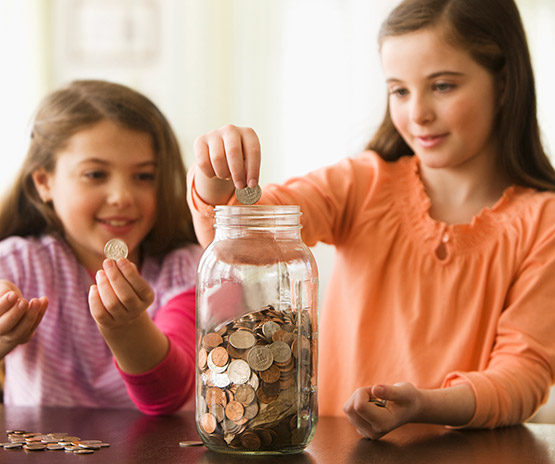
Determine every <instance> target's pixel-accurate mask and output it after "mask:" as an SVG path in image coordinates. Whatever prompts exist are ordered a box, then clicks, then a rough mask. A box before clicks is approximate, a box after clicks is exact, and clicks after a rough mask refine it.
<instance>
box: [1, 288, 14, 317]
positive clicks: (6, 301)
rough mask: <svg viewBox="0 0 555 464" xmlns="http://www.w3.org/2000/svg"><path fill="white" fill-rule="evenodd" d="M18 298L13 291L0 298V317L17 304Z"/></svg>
mask: <svg viewBox="0 0 555 464" xmlns="http://www.w3.org/2000/svg"><path fill="white" fill-rule="evenodd" d="M17 299H18V296H17V295H16V294H15V292H13V291H9V292H7V293H5V294H4V295H2V297H1V298H0V316H1V315H2V314H4V313H5V312H7V311H9V310H10V309H11V308H12V307H13V306H14V305H15V304H16V302H17Z"/></svg>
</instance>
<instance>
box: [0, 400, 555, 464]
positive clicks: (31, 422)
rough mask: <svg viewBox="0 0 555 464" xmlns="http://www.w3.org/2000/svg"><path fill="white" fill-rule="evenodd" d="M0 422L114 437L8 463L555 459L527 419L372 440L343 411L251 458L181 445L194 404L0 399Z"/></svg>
mask: <svg viewBox="0 0 555 464" xmlns="http://www.w3.org/2000/svg"><path fill="white" fill-rule="evenodd" d="M0 423H1V427H2V429H1V431H0V436H1V437H0V442H2V441H7V438H6V437H5V436H4V434H5V431H6V430H9V429H23V430H26V431H28V432H42V433H53V432H67V433H70V434H71V435H74V436H78V437H80V438H82V439H99V440H103V441H105V442H108V443H110V444H111V446H110V447H109V448H103V449H101V450H98V451H96V452H95V453H94V454H88V455H74V454H70V453H68V452H65V451H24V450H22V449H19V450H4V449H0V463H9V464H17V463H20V462H21V463H23V462H24V463H41V464H47V463H57V464H59V463H66V462H68V463H69V462H71V463H80V462H86V463H88V464H93V463H100V462H101V463H103V464H127V463H129V464H131V463H133V464H142V463H156V464H166V463H168V464H171V463H180V464H181V463H203V464H212V463H218V464H221V463H224V464H225V463H237V464H248V463H250V462H252V463H258V462H260V463H265V464H266V463H274V462H275V463H278V462H279V463H284V462H287V463H293V464H296V463H302V464H313V463H317V464H321V463H324V464H328V463H330V464H332V463H333V464H342V463H346V464H347V463H348V464H357V463H380V464H389V463H391V464H393V463H394V464H398V463H407V464H408V463H410V464H419V463H426V464H430V463H433V464H442V463H450V464H455V463H456V464H462V463H472V464H491V463H503V464H513V463H514V464H523V463H534V464H547V463H553V464H555V424H526V425H521V426H515V427H505V428H500V429H496V430H452V429H448V428H446V427H441V426H433V425H422V424H410V425H406V426H404V427H401V428H399V429H398V430H395V431H394V432H391V433H390V434H388V435H386V436H385V437H383V438H382V439H380V440H376V441H371V440H366V439H363V438H361V437H360V436H359V435H358V434H357V433H356V431H355V430H354V429H353V428H352V427H351V425H350V424H349V422H348V421H347V419H345V418H336V417H321V418H320V420H319V423H318V425H317V427H316V434H315V436H314V438H313V440H312V441H311V443H310V444H309V446H308V447H307V449H306V450H305V452H303V453H300V454H296V455H289V456H275V457H274V456H260V457H259V456H254V457H252V456H234V455H227V454H218V453H214V452H212V451H209V450H208V449H206V448H205V447H196V448H183V447H180V446H179V442H180V441H182V440H198V435H197V432H196V429H195V424H194V415H193V412H192V411H182V412H181V413H179V414H175V415H172V416H163V417H149V416H145V415H143V414H141V413H139V412H137V411H131V410H105V409H104V410H102V409H84V408H50V407H41V408H31V407H29V408H27V407H10V406H2V405H0ZM5 438H6V439H5Z"/></svg>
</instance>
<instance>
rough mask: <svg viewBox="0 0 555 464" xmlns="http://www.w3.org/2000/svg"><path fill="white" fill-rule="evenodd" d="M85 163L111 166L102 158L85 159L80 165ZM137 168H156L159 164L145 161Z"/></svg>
mask: <svg viewBox="0 0 555 464" xmlns="http://www.w3.org/2000/svg"><path fill="white" fill-rule="evenodd" d="M85 163H96V164H102V165H105V166H107V165H109V164H110V162H109V161H106V160H104V159H100V158H87V159H84V160H82V161H81V162H80V164H85ZM135 166H137V167H146V166H154V167H156V166H157V163H156V161H155V160H154V161H150V160H149V161H143V162H142V163H137V164H136V165H135Z"/></svg>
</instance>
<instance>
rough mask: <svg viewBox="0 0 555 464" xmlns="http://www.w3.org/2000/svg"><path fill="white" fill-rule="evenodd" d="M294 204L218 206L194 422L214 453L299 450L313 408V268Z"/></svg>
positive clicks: (203, 302)
mask: <svg viewBox="0 0 555 464" xmlns="http://www.w3.org/2000/svg"><path fill="white" fill-rule="evenodd" d="M300 215H301V213H300V210H299V207H298V206H218V207H216V209H215V217H216V226H215V227H216V234H215V238H214V241H213V242H212V244H211V245H210V246H209V247H208V248H207V249H206V250H205V252H204V254H203V256H202V259H201V262H200V264H199V268H198V274H197V333H196V350H197V375H196V425H197V430H198V432H199V435H200V437H201V439H202V440H203V442H204V443H205V444H206V446H207V447H208V448H210V449H211V450H213V451H218V452H225V453H234V454H237V453H239V454H240V453H243V454H287V453H297V452H301V451H302V450H303V449H304V448H305V447H306V446H307V445H308V443H309V441H310V440H311V439H312V437H313V435H314V431H315V427H316V423H317V420H318V409H317V403H318V401H317V393H318V387H317V358H318V355H317V339H318V335H317V334H318V330H317V300H318V271H317V268H316V263H315V261H314V257H313V256H312V253H311V252H310V250H309V249H308V247H307V246H306V245H305V244H304V243H303V242H302V241H301V238H300V229H301V226H300Z"/></svg>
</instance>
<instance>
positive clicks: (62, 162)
mask: <svg viewBox="0 0 555 464" xmlns="http://www.w3.org/2000/svg"><path fill="white" fill-rule="evenodd" d="M155 178H156V157H155V153H154V149H153V141H152V137H151V136H150V134H148V133H144V132H137V131H133V130H130V129H126V128H124V127H122V126H119V125H117V124H115V123H113V122H112V121H109V120H104V121H101V122H99V123H97V124H95V125H93V126H91V127H88V128H85V129H83V130H81V131H79V132H77V133H76V134H74V135H73V136H72V137H70V138H69V140H68V141H67V143H66V145H65V146H64V148H62V149H61V150H60V151H59V152H58V153H56V166H55V169H54V172H52V173H48V172H46V171H44V170H39V171H36V172H35V173H34V174H33V179H34V181H35V186H36V188H37V191H38V192H39V194H40V196H41V198H42V200H43V201H52V203H53V206H54V210H55V212H56V214H57V216H58V217H59V219H60V220H61V222H62V224H63V226H64V231H65V238H66V240H67V242H68V243H69V245H70V246H71V248H72V249H73V251H74V252H75V254H76V255H77V258H78V259H79V261H80V262H81V263H82V264H83V265H84V266H85V267H87V269H90V270H96V269H99V268H100V267H101V265H102V260H103V259H104V245H105V243H106V242H107V241H108V240H110V239H111V238H116V237H117V238H120V239H122V240H123V241H124V242H125V243H126V244H127V246H128V248H129V258H130V259H131V261H133V262H135V263H138V261H139V244H140V243H141V241H142V240H143V239H144V237H145V236H146V235H147V234H148V232H149V231H150V230H151V229H152V227H153V225H154V221H155V215H156V190H155Z"/></svg>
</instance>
